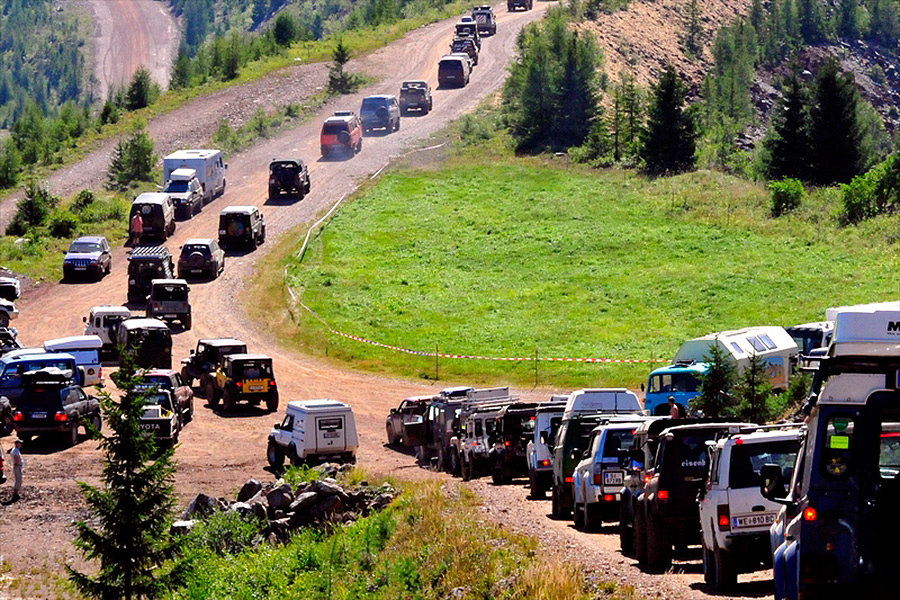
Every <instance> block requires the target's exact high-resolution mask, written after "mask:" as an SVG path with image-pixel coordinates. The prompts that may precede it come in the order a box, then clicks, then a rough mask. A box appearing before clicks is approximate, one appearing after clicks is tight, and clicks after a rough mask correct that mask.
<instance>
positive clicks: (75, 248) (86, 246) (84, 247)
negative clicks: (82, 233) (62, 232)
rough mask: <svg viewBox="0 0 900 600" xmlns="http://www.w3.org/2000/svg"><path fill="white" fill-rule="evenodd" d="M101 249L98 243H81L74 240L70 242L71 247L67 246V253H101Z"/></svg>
mask: <svg viewBox="0 0 900 600" xmlns="http://www.w3.org/2000/svg"><path fill="white" fill-rule="evenodd" d="M102 251H103V248H101V247H100V243H99V242H83V241H79V240H75V241H74V242H72V245H71V246H69V252H72V253H75V252H102Z"/></svg>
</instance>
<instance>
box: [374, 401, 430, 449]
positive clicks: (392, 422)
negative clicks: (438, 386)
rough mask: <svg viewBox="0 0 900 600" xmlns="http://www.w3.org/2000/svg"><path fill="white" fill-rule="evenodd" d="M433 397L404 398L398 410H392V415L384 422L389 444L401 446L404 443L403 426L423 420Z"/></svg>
mask: <svg viewBox="0 0 900 600" xmlns="http://www.w3.org/2000/svg"><path fill="white" fill-rule="evenodd" d="M429 400H431V396H412V397H410V398H404V399H403V401H402V402H401V403H400V406H398V407H397V408H392V409H391V413H390V414H389V415H388V416H387V419H385V422H384V428H385V430H386V431H387V443H388V444H399V443H401V442H402V441H403V424H404V423H406V422H407V421H411V420H416V419H421V418H422V415H423V414H425V409H427V408H428V401H429Z"/></svg>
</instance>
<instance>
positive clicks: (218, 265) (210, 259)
mask: <svg viewBox="0 0 900 600" xmlns="http://www.w3.org/2000/svg"><path fill="white" fill-rule="evenodd" d="M224 270H225V251H224V250H222V248H221V246H219V242H217V241H216V240H214V239H210V238H195V239H190V240H188V241H186V242H185V243H184V246H182V247H181V254H180V255H179V256H178V278H179V279H187V278H188V277H203V276H205V277H209V278H210V279H215V278H216V277H218V276H219V275H221V273H222V271H224Z"/></svg>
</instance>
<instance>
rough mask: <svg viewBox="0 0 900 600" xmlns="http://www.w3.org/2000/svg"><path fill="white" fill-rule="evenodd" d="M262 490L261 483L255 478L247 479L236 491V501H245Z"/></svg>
mask: <svg viewBox="0 0 900 600" xmlns="http://www.w3.org/2000/svg"><path fill="white" fill-rule="evenodd" d="M261 490H262V484H261V483H260V482H259V481H257V480H256V479H248V480H247V483H245V484H244V485H243V486H241V491H239V492H238V495H237V501H238V502H246V501H247V500H249V499H250V498H252V497H254V496H255V495H256V494H258V493H259V492H260V491H261Z"/></svg>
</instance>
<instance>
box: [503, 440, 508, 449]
mask: <svg viewBox="0 0 900 600" xmlns="http://www.w3.org/2000/svg"><path fill="white" fill-rule="evenodd" d="M503 445H504V446H506V447H507V448H508V447H509V440H503Z"/></svg>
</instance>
